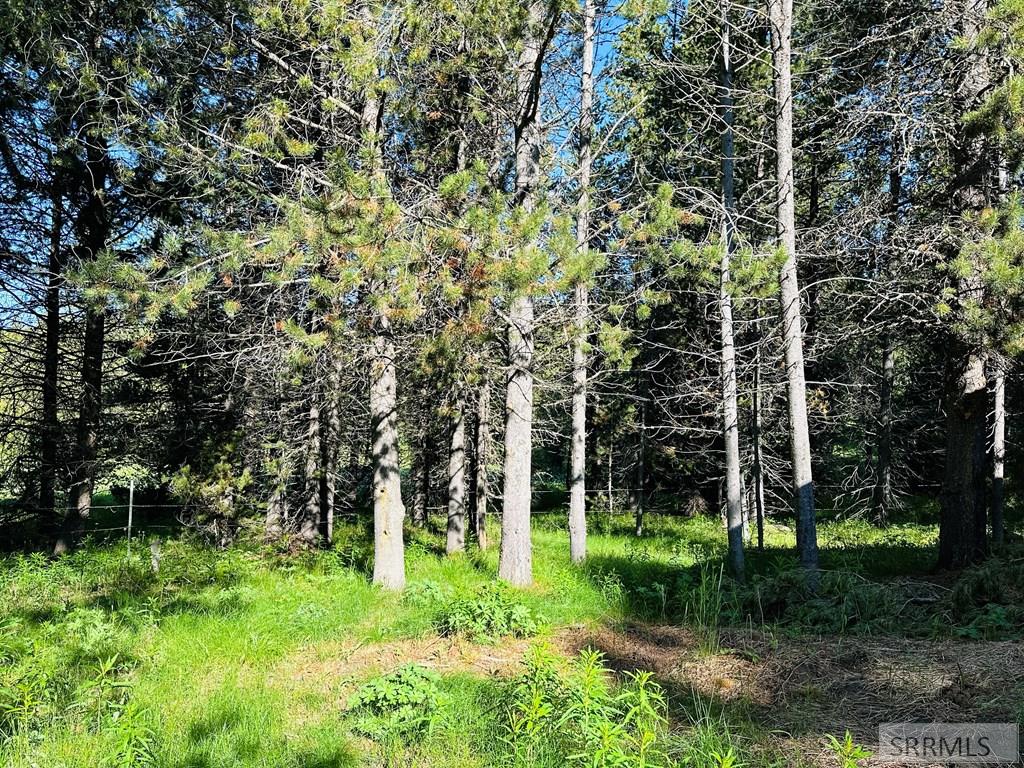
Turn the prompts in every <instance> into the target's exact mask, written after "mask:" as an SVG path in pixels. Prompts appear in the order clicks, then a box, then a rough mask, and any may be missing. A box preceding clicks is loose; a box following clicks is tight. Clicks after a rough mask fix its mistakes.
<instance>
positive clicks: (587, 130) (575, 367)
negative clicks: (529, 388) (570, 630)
mask: <svg viewBox="0 0 1024 768" xmlns="http://www.w3.org/2000/svg"><path fill="white" fill-rule="evenodd" d="M595 15H596V9H595V0H584V4H583V73H582V75H581V78H580V125H579V132H580V149H579V162H580V199H579V209H578V210H577V212H576V247H577V248H578V249H579V251H580V253H581V254H583V255H585V254H586V253H587V251H588V250H589V248H590V171H591V163H592V158H591V147H590V143H591V133H592V130H593V119H594V118H593V114H592V110H593V100H594V20H595ZM587 279H588V276H583V277H581V278H580V279H579V280H578V281H577V283H576V286H575V300H576V302H575V312H576V317H575V325H576V338H575V340H574V344H573V352H572V445H571V450H570V457H569V559H570V560H571V561H572V562H574V563H580V562H582V561H583V560H584V559H585V558H586V556H587V480H586V473H587V357H588V355H587V329H588V326H589V324H590V307H589V293H590V291H589V287H588V285H587Z"/></svg>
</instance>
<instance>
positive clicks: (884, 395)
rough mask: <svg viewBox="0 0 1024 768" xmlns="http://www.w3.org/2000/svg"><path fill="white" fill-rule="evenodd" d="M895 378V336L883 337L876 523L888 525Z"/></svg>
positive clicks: (874, 498)
mask: <svg viewBox="0 0 1024 768" xmlns="http://www.w3.org/2000/svg"><path fill="white" fill-rule="evenodd" d="M894 378H895V361H894V359H893V345H892V339H891V338H890V337H889V335H888V334H886V336H885V338H884V339H882V378H881V381H880V382H879V384H878V464H877V469H876V472H875V492H874V496H873V504H872V506H873V507H874V519H875V524H876V525H888V524H889V513H890V508H891V506H892V384H893V380H894Z"/></svg>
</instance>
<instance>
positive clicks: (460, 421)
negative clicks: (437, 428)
mask: <svg viewBox="0 0 1024 768" xmlns="http://www.w3.org/2000/svg"><path fill="white" fill-rule="evenodd" d="M465 406H466V403H465V398H464V397H462V396H461V395H460V396H459V398H458V400H457V402H456V403H455V414H454V415H453V417H452V434H451V442H450V444H449V449H448V540H447V543H446V546H445V551H446V552H447V553H448V554H449V555H451V554H453V553H455V552H464V551H465V550H466V416H465V410H466V407H465Z"/></svg>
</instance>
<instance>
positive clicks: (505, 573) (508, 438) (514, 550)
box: [498, 0, 553, 587]
mask: <svg viewBox="0 0 1024 768" xmlns="http://www.w3.org/2000/svg"><path fill="white" fill-rule="evenodd" d="M552 12H553V11H552V10H551V9H549V4H548V3H547V2H546V0H531V2H530V5H529V9H528V13H527V19H526V28H525V30H524V32H523V50H522V52H521V53H520V55H519V62H518V71H517V74H516V101H517V115H516V126H515V152H516V203H517V204H518V205H520V206H522V207H523V209H524V210H525V211H527V212H531V211H533V210H534V209H535V208H536V206H537V193H538V191H539V188H540V180H541V176H540V155H541V144H542V135H541V124H540V115H539V111H540V110H539V108H540V96H541V70H542V65H543V58H544V48H545V47H546V45H547V43H548V42H549V40H550V35H551V33H552V30H553V24H551V21H552V20H551V19H550V18H549V16H550V14H551V13H552ZM533 323H534V318H533V296H532V294H531V292H530V287H529V286H517V287H516V288H515V293H514V295H513V297H512V300H511V303H510V306H509V311H508V349H509V370H508V375H507V379H506V386H505V466H504V470H505V472H504V474H505V477H504V490H503V493H502V515H501V555H500V557H499V561H498V577H499V578H501V579H503V580H505V581H507V582H509V583H510V584H513V585H515V586H520V587H525V586H529V585H530V584H531V583H532V582H533V552H532V545H531V542H530V501H531V484H530V474H531V471H532V456H531V454H532V452H533V437H532V434H531V432H532V429H533V370H532V368H533Z"/></svg>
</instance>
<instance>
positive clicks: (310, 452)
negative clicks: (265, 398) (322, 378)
mask: <svg viewBox="0 0 1024 768" xmlns="http://www.w3.org/2000/svg"><path fill="white" fill-rule="evenodd" d="M315 389H316V386H315V384H314V387H313V390H314V391H312V392H311V393H310V404H309V412H308V415H307V419H306V445H305V448H306V464H305V467H304V470H303V481H304V486H303V504H302V518H301V519H300V520H299V531H298V539H299V541H300V542H301V543H302V544H303V545H304V546H307V547H313V546H316V544H317V539H318V538H319V535H320V481H321V475H320V456H321V445H320V431H321V426H320V397H319V393H318V392H316V391H315Z"/></svg>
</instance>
